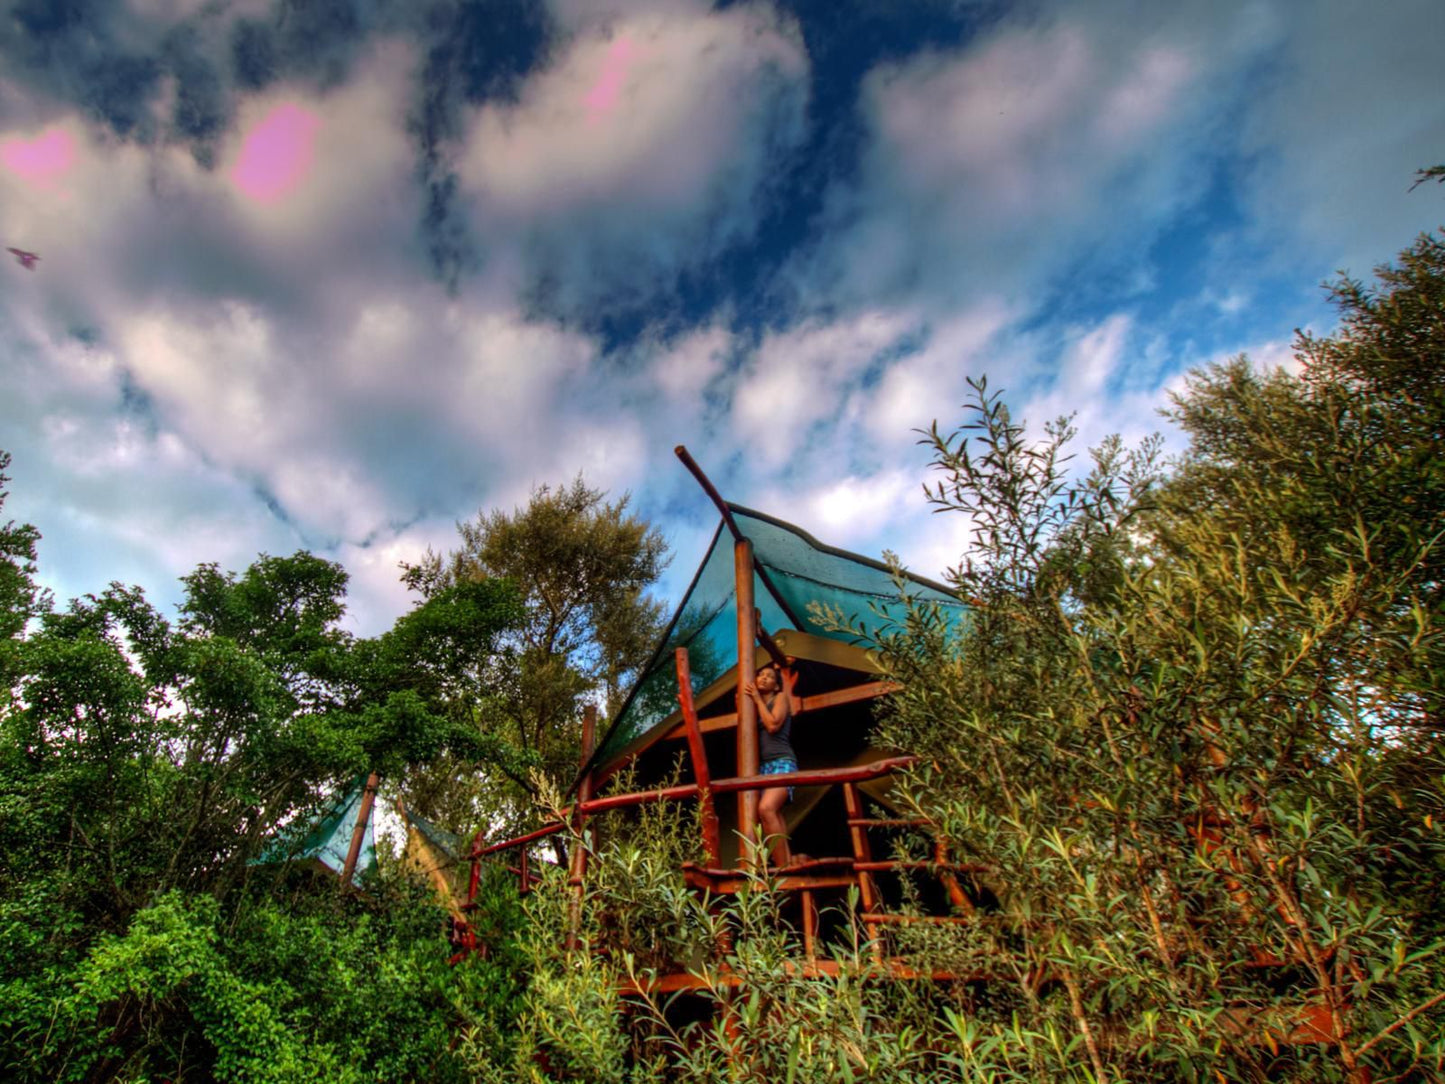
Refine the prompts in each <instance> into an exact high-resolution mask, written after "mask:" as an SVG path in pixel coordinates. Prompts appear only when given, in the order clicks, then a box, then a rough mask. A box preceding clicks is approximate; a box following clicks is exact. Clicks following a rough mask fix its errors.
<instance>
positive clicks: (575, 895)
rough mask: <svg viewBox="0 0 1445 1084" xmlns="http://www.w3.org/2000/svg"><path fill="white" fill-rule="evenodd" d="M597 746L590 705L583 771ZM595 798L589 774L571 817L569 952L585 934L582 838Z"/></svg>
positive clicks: (579, 789)
mask: <svg viewBox="0 0 1445 1084" xmlns="http://www.w3.org/2000/svg"><path fill="white" fill-rule="evenodd" d="M596 743H597V705H596V704H588V705H587V706H586V707H585V708H584V709H583V710H582V767H583V768H584V769H585V768H586V767H587V762H588V761H589V760H591V759H592V747H593V746H594V745H595V744H596ZM591 798H592V773H591V772H586V773H585V774H584V775H583V776H582V778H581V779H580V780H579V781H578V783H577V803H576V808H575V810H574V812H573V814H572V831H573V833H574V838H573V840H572V873H571V876H570V877H569V878H568V879H567V883H568V884H569V885H570V886H571V887H572V899H571V901H570V902H569V903H568V905H567V951H568V952H571V951H572V950H573V949H575V948H576V947H577V942H578V940H579V939H580V937H581V933H582V897H583V894H584V893H585V892H586V891H587V889H586V883H585V882H586V878H587V843H586V840H585V839H584V837H583V831H584V826H585V824H586V820H587V815H586V814H585V813H583V812H582V809H581V806H582V803H583V802H587V801H590V800H591Z"/></svg>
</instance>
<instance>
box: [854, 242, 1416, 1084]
mask: <svg viewBox="0 0 1445 1084" xmlns="http://www.w3.org/2000/svg"><path fill="white" fill-rule="evenodd" d="M1334 296H1335V299H1336V301H1337V303H1338V305H1339V306H1340V308H1341V312H1342V317H1343V319H1342V326H1341V330H1340V331H1339V332H1338V333H1337V334H1336V335H1334V336H1331V337H1330V338H1328V339H1318V338H1313V337H1310V336H1301V337H1300V338H1299V340H1298V341H1297V343H1296V354H1297V357H1298V360H1299V364H1300V371H1299V373H1298V375H1290V374H1287V373H1284V372H1273V373H1266V374H1260V373H1257V372H1255V371H1254V370H1253V369H1252V368H1251V367H1250V366H1249V365H1248V364H1247V363H1246V362H1245V361H1244V360H1242V359H1241V360H1239V361H1236V362H1232V363H1230V364H1228V365H1224V366H1220V367H1217V368H1214V369H1210V370H1206V371H1204V372H1202V373H1197V374H1195V375H1194V376H1193V377H1192V378H1191V380H1190V383H1189V386H1188V388H1187V390H1186V391H1185V392H1184V393H1183V394H1181V395H1180V396H1179V397H1178V398H1177V399H1176V402H1175V406H1174V408H1173V416H1174V417H1175V419H1176V420H1177V421H1179V422H1180V424H1181V425H1182V426H1183V428H1184V429H1185V431H1186V432H1187V433H1188V434H1189V436H1190V438H1191V445H1190V449H1189V451H1188V452H1187V453H1186V454H1185V455H1184V456H1183V457H1182V458H1181V460H1180V461H1178V462H1177V463H1175V464H1173V465H1172V468H1171V469H1169V470H1165V469H1163V468H1161V466H1160V465H1159V463H1158V462H1157V456H1156V449H1155V447H1154V446H1153V445H1147V444H1146V445H1145V446H1144V447H1142V448H1141V449H1139V450H1138V451H1136V452H1134V453H1127V454H1126V453H1125V452H1124V451H1123V450H1122V449H1121V447H1120V446H1119V444H1118V442H1117V441H1111V442H1109V443H1107V444H1106V445H1105V446H1104V447H1103V448H1101V449H1099V450H1098V451H1096V452H1095V453H1094V462H1093V468H1092V470H1091V472H1090V473H1089V474H1088V475H1087V477H1084V478H1079V477H1077V476H1076V475H1071V474H1070V473H1069V471H1068V467H1067V465H1066V464H1067V461H1066V457H1065V455H1064V454H1063V449H1064V445H1065V442H1066V441H1067V440H1068V438H1069V436H1070V435H1071V432H1070V430H1069V427H1068V424H1067V421H1061V422H1059V423H1056V424H1054V425H1053V426H1051V427H1050V428H1049V429H1048V430H1047V432H1046V437H1045V439H1044V440H1043V441H1042V442H1038V443H1033V442H1030V441H1029V440H1028V439H1027V437H1026V434H1025V431H1024V429H1023V427H1022V426H1020V425H1018V424H1016V423H1015V422H1014V421H1013V420H1012V419H1011V418H1010V416H1009V414H1008V411H1007V409H1006V408H1005V407H1004V405H1003V404H1002V402H1001V401H1000V399H999V398H998V396H997V395H996V394H994V393H991V392H990V391H989V390H988V389H987V387H986V386H985V385H984V384H983V383H982V382H980V383H979V384H978V385H976V388H975V390H976V392H977V397H976V400H975V402H974V403H973V404H972V406H971V411H972V416H973V417H972V420H971V421H970V422H969V423H968V424H967V425H965V426H964V427H962V428H960V429H959V430H957V431H955V432H954V433H951V434H947V435H945V434H943V433H942V432H941V431H940V430H938V428H937V427H935V428H934V429H933V430H932V431H931V432H930V433H928V434H927V437H926V439H927V443H928V444H929V445H930V446H931V447H932V449H933V451H934V461H935V465H936V466H937V467H938V468H939V469H940V470H941V471H942V473H943V476H944V481H943V482H942V483H940V484H939V485H938V486H937V487H935V488H934V489H932V490H931V492H930V498H931V500H932V501H933V502H934V503H935V504H937V505H938V506H939V507H940V509H944V510H957V511H960V512H963V513H965V514H968V515H970V516H971V517H972V519H973V524H974V539H975V545H974V547H973V549H972V551H971V552H970V554H969V555H968V556H967V558H966V560H965V561H964V562H963V563H962V564H961V565H960V566H959V567H957V568H955V569H953V570H951V577H952V579H953V581H954V583H955V584H956V585H957V588H958V590H959V592H960V594H961V595H962V596H963V597H965V598H968V599H971V600H972V601H973V603H974V609H973V611H972V616H971V620H970V622H969V623H968V625H967V627H966V629H964V630H963V632H962V633H961V634H960V635H959V636H958V637H957V638H956V639H955V640H953V641H951V642H950V641H949V640H948V639H947V638H946V637H945V636H944V634H943V632H942V629H941V627H940V625H939V623H938V621H937V619H936V617H935V616H934V615H931V614H930V613H928V612H927V611H925V610H919V611H916V612H915V613H914V614H913V615H912V617H911V619H910V621H909V622H908V623H907V624H906V625H905V626H903V627H897V628H894V629H893V630H892V631H891V633H890V634H889V635H887V636H886V637H885V644H884V647H885V651H884V655H885V664H886V667H887V669H888V670H889V671H890V676H892V677H894V678H895V679H897V680H899V681H900V682H901V683H902V684H903V685H904V691H903V692H902V693H900V694H899V695H898V696H897V697H896V698H894V704H893V709H892V710H891V711H890V712H889V714H888V716H887V717H886V719H885V721H884V723H883V725H882V728H881V737H882V739H883V740H884V741H885V742H886V743H887V744H889V745H893V746H896V747H899V748H904V749H908V750H909V751H911V752H915V753H918V754H921V755H923V756H924V757H926V758H928V762H929V763H928V766H927V768H925V769H924V770H922V771H920V772H918V773H917V774H916V775H915V777H914V778H913V780H912V785H911V793H910V801H911V803H912V805H913V807H914V811H915V812H916V813H917V814H919V815H921V816H925V817H927V818H929V819H931V820H933V821H934V822H935V823H937V824H939V825H940V826H941V827H942V829H943V831H944V834H945V835H946V836H947V838H948V839H949V840H951V841H952V843H953V846H954V847H955V849H956V851H957V852H958V853H959V854H960V856H961V860H963V861H968V862H974V863H977V864H979V865H980V866H982V867H985V868H987V869H989V870H991V871H992V872H991V873H988V874H984V875H981V876H980V877H979V878H978V882H977V884H976V886H975V888H976V892H977V895H978V899H979V902H980V904H981V908H980V912H979V915H980V917H979V920H978V921H977V922H975V923H972V924H968V925H964V926H960V927H949V928H947V929H942V930H940V929H932V930H928V931H926V932H920V933H916V934H915V935H913V936H911V937H910V938H905V939H904V942H905V947H911V948H912V949H913V950H914V951H917V952H920V953H925V954H927V958H928V959H930V960H933V961H944V962H946V963H947V964H948V965H949V966H950V967H953V968H956V969H963V970H973V971H978V972H980V973H989V974H992V975H994V976H996V980H995V981H994V982H992V983H991V984H990V985H989V988H988V990H989V993H988V996H987V997H986V998H980V999H979V1000H978V1001H977V1002H976V1003H975V1004H973V1005H972V1006H971V1007H970V1009H971V1011H970V1013H969V1014H968V1016H967V1017H966V1018H962V1017H960V1018H959V1020H958V1028H957V1034H958V1038H959V1040H960V1043H961V1046H960V1050H961V1052H962V1057H963V1059H964V1061H965V1062H966V1063H967V1064H968V1065H969V1066H970V1067H971V1068H970V1072H972V1073H976V1074H979V1075H988V1076H990V1077H991V1078H992V1079H998V1080H1008V1079H1017V1080H1041V1079H1058V1080H1073V1079H1097V1080H1116V1079H1130V1080H1147V1079H1159V1080H1175V1079H1185V1080H1203V1079H1209V1078H1218V1079H1229V1080H1265V1079H1280V1078H1290V1079H1319V1080H1330V1079H1355V1080H1364V1079H1366V1078H1367V1070H1373V1071H1374V1072H1376V1073H1381V1074H1388V1077H1389V1079H1395V1080H1424V1079H1426V1078H1429V1077H1431V1076H1432V1074H1436V1073H1439V1072H1440V1071H1441V1066H1442V1064H1445V1030H1442V1020H1445V997H1442V991H1445V966H1442V962H1441V958H1440V953H1441V950H1442V949H1445V921H1442V915H1445V906H1442V900H1441V898H1440V887H1439V886H1440V885H1441V883H1442V874H1445V840H1442V829H1441V826H1440V820H1441V818H1442V816H1445V774H1442V771H1445V761H1442V757H1441V748H1440V738H1441V729H1442V728H1441V718H1442V716H1441V689H1440V685H1439V674H1440V673H1441V663H1442V661H1445V660H1442V657H1441V653H1442V648H1445V637H1442V617H1445V615H1442V612H1441V604H1442V595H1441V590H1442V587H1441V584H1442V575H1441V573H1442V568H1441V546H1440V543H1441V532H1442V530H1445V489H1442V485H1441V481H1442V477H1445V475H1442V473H1441V467H1440V460H1439V457H1438V454H1437V453H1436V451H1435V445H1436V444H1437V443H1438V439H1439V434H1440V433H1441V431H1442V428H1445V394H1442V392H1445V383H1442V376H1441V374H1442V373H1445V246H1442V243H1441V240H1440V239H1438V238H1433V237H1422V238H1421V239H1420V240H1419V241H1418V242H1417V243H1416V244H1415V245H1414V246H1413V247H1412V248H1411V249H1410V250H1408V251H1407V252H1406V253H1404V254H1403V256H1402V258H1401V262H1400V264H1399V265H1398V266H1397V267H1395V268H1386V269H1382V270H1381V272H1380V275H1379V285H1378V286H1377V287H1376V288H1375V289H1374V290H1366V289H1365V288H1363V287H1362V286H1360V285H1359V284H1357V283H1353V282H1350V281H1348V280H1342V281H1341V282H1340V283H1339V284H1338V285H1337V286H1336V287H1335V290H1334ZM995 900H996V901H997V905H996V906H988V904H990V903H992V901H995ZM1307 1019H1308V1020H1310V1021H1313V1023H1314V1024H1316V1025H1317V1026H1318V1029H1319V1030H1315V1031H1310V1030H1309V1028H1308V1027H1307V1026H1306V1021H1307ZM1326 1036H1333V1037H1334V1038H1335V1039H1336V1040H1337V1041H1335V1042H1333V1043H1322V1042H1319V1041H1318V1040H1321V1039H1323V1038H1325V1037H1326Z"/></svg>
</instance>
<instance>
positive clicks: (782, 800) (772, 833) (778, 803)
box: [758, 787, 793, 869]
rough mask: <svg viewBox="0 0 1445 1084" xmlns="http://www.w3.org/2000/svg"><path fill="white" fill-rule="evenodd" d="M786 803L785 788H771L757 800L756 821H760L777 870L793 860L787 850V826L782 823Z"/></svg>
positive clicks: (786, 791)
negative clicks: (769, 844)
mask: <svg viewBox="0 0 1445 1084" xmlns="http://www.w3.org/2000/svg"><path fill="white" fill-rule="evenodd" d="M787 801H788V788H787V787H771V788H769V789H768V790H765V791H763V794H762V797H761V798H760V799H758V820H760V821H762V824H763V836H764V838H766V839H767V840H768V842H769V843H771V845H772V848H773V865H774V866H776V867H777V868H778V869H783V868H784V867H786V866H787V865H788V864H789V863H790V862H792V860H793V856H792V853H791V852H790V851H789V850H788V826H787V825H786V824H785V823H783V806H784V805H785V804H787Z"/></svg>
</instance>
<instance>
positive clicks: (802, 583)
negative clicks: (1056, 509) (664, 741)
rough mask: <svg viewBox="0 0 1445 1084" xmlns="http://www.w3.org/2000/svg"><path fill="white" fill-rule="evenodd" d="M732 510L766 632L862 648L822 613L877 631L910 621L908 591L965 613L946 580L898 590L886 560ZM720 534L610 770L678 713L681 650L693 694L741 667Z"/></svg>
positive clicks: (608, 739)
mask: <svg viewBox="0 0 1445 1084" xmlns="http://www.w3.org/2000/svg"><path fill="white" fill-rule="evenodd" d="M728 508H729V509H730V510H731V511H732V515H733V519H734V521H735V522H736V523H737V526H738V529H739V531H740V532H741V533H742V535H743V536H744V537H745V538H747V539H749V540H750V541H751V542H752V544H753V556H754V559H755V561H756V563H757V564H758V565H760V566H761V567H762V569H763V570H764V572H765V573H766V582H764V580H763V579H762V578H760V577H759V576H758V575H757V573H756V572H755V573H754V575H753V595H754V600H753V601H754V605H756V607H757V609H758V612H759V614H760V616H761V618H762V623H763V627H764V628H766V629H767V630H768V631H769V632H775V631H777V630H778V629H788V628H791V629H797V630H798V631H800V632H807V633H811V634H812V635H815V636H822V637H826V638H829V639H834V640H841V641H845V642H848V643H856V642H857V637H856V636H854V635H852V634H850V633H848V632H846V631H839V630H834V629H829V628H828V627H826V624H825V623H822V622H820V621H819V620H818V619H817V615H818V610H819V608H823V609H829V610H831V611H832V612H834V613H835V614H841V615H843V617H844V618H846V619H847V620H848V621H849V622H851V623H852V624H854V625H857V624H859V623H861V624H863V625H865V626H866V627H867V629H868V630H869V631H870V632H872V631H875V630H877V629H878V627H879V626H880V624H884V623H887V622H890V621H891V622H898V623H901V622H902V621H903V620H904V618H905V616H906V614H907V609H908V606H907V603H905V601H904V598H903V595H904V594H906V595H907V596H908V597H909V598H911V599H914V600H917V601H920V602H924V603H935V604H937V606H938V607H939V609H940V611H941V612H942V614H943V617H944V620H945V621H946V622H947V623H949V624H950V625H953V624H956V623H957V622H958V621H959V620H961V619H962V617H963V615H964V613H965V612H966V607H965V606H964V605H963V604H962V603H961V602H959V600H958V597H957V596H956V595H954V594H953V593H952V592H950V591H949V590H948V588H946V587H944V586H943V585H942V584H939V583H934V582H933V581H931V580H926V579H924V578H922V577H920V576H913V575H909V574H905V576H904V580H903V585H902V589H901V590H900V586H899V584H898V583H897V582H895V580H894V577H893V573H892V572H891V571H890V570H889V569H888V567H887V566H886V565H884V564H883V563H882V562H880V561H875V560H873V559H871V558H868V557H863V556H860V555H859V554H856V553H849V552H847V551H846V550H840V549H836V548H834V547H832V546H828V545H825V544H824V543H822V542H819V541H818V540H817V539H816V538H814V537H813V536H812V535H810V534H808V533H807V532H806V531H804V530H802V529H801V528H798V527H795V526H793V525H792V524H790V523H785V522H784V521H782V520H780V519H775V518H774V517H772V516H769V515H765V514H764V513H762V512H754V511H752V510H750V509H747V508H742V507H740V506H738V505H734V504H729V505H728ZM723 528H724V524H722V523H719V524H718V529H717V531H716V532H714V534H713V538H712V542H711V544H710V545H709V546H708V551H707V556H705V557H704V558H703V561H702V564H701V565H699V566H698V570H697V574H696V575H695V576H694V577H693V580H692V583H691V584H690V585H689V586H688V589H687V593H686V594H685V595H684V596H683V599H682V602H681V603H680V604H679V606H678V608H677V612H676V613H675V614H674V615H673V618H672V623H671V624H670V625H669V626H668V629H667V632H666V633H665V634H664V635H663V638H662V641H661V642H660V643H659V644H658V647H657V650H656V652H655V653H654V654H653V657H652V659H651V661H650V662H649V663H648V665H647V666H646V667H644V669H643V671H642V674H641V675H640V677H639V678H638V681H637V683H636V685H634V686H633V688H632V691H631V693H629V694H628V698H627V700H626V701H625V702H624V704H623V706H622V709H621V710H620V711H619V712H618V713H617V716H616V717H615V719H614V721H613V723H612V726H611V727H610V728H609V729H608V731H607V734H606V735H605V737H604V738H603V739H602V742H601V743H600V745H599V747H598V750H597V753H596V755H595V756H594V758H593V763H596V764H605V763H606V762H607V761H608V760H609V759H610V758H612V757H614V756H616V755H617V753H618V752H619V751H620V750H622V749H623V748H625V747H626V746H627V745H629V744H630V743H631V742H633V741H635V740H636V739H638V738H639V737H641V736H642V735H644V734H646V733H647V732H648V731H649V730H651V729H652V728H653V727H655V726H657V725H658V724H659V723H661V722H663V721H664V720H665V719H666V718H667V717H668V716H669V715H671V714H672V712H673V711H675V710H676V708H677V680H676V670H675V668H674V663H673V650H674V649H675V648H678V647H685V648H687V650H688V662H689V665H690V668H691V671H692V684H693V689H694V691H695V692H696V691H698V690H701V689H703V688H706V687H707V686H708V685H709V684H711V683H712V682H713V681H715V680H716V679H717V678H719V677H720V676H722V675H723V674H725V673H726V672H727V671H728V670H729V669H731V668H732V667H733V666H734V665H735V664H736V663H737V597H736V596H737V592H736V581H735V576H734V571H733V538H732V535H731V534H730V533H728V532H725V531H724V529H723ZM769 585H771V586H769Z"/></svg>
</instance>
